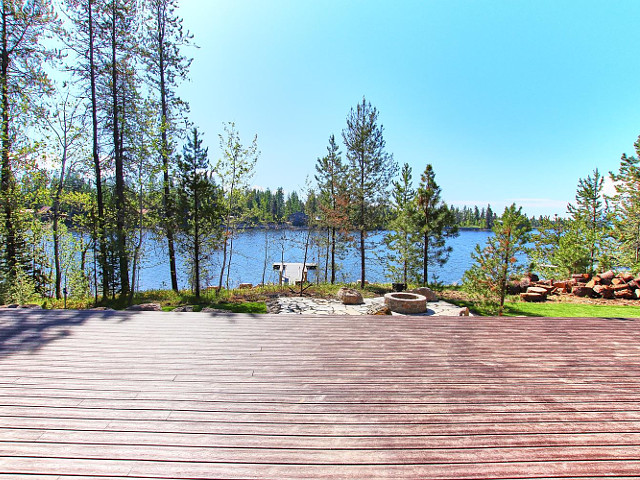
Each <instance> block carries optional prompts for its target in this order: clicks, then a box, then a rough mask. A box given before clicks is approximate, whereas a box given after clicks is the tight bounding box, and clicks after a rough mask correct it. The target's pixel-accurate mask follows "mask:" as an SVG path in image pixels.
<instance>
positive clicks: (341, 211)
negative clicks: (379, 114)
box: [315, 135, 349, 284]
mask: <svg viewBox="0 0 640 480" xmlns="http://www.w3.org/2000/svg"><path fill="white" fill-rule="evenodd" d="M315 179H316V182H317V184H318V191H319V196H320V214H321V219H322V225H323V226H325V227H326V228H327V237H328V240H327V250H328V251H327V255H326V259H327V262H326V263H327V265H326V266H325V281H326V280H327V278H326V274H327V271H328V270H329V265H328V263H329V257H330V258H331V264H330V269H331V284H334V283H335V282H336V250H337V243H338V240H339V232H340V231H341V230H346V229H347V226H348V220H349V218H348V211H347V205H348V203H349V202H348V198H347V191H346V190H347V188H346V183H345V181H346V167H345V166H344V165H343V163H342V157H341V152H340V148H339V147H338V145H337V144H336V139H335V136H334V135H331V136H330V137H329V146H327V155H325V156H324V157H322V158H318V160H317V161H316V175H315Z"/></svg>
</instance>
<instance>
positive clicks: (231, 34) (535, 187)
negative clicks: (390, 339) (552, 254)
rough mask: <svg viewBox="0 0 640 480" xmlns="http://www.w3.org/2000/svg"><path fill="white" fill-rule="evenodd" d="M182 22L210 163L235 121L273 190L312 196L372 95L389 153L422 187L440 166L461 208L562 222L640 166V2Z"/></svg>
mask: <svg viewBox="0 0 640 480" xmlns="http://www.w3.org/2000/svg"><path fill="white" fill-rule="evenodd" d="M179 14H180V15H181V16H182V18H183V22H184V26H185V28H187V29H188V30H189V31H190V32H191V33H192V34H193V35H194V42H195V43H196V44H197V45H198V48H197V49H196V48H190V49H188V50H186V51H185V53H186V54H188V55H191V56H193V59H194V60H193V63H192V66H191V70H190V75H189V77H190V78H189V81H188V82H186V83H184V84H182V85H181V86H180V89H179V95H180V96H181V97H182V98H183V99H185V100H187V101H188V102H189V104H190V106H191V114H190V118H191V120H192V121H193V122H194V124H195V125H196V126H197V127H198V128H199V129H200V130H201V131H202V132H203V134H204V143H205V144H207V145H208V146H209V157H210V158H212V159H215V158H218V157H219V156H220V149H219V140H218V134H219V133H221V132H222V125H223V122H228V121H233V122H235V124H236V128H237V129H238V131H239V132H240V136H241V138H242V140H243V142H244V143H246V144H248V143H249V142H250V141H251V140H252V138H253V136H254V135H257V136H258V146H259V149H260V151H261V155H260V158H259V160H258V163H257V166H256V172H255V176H254V178H253V181H252V183H253V184H254V185H256V186H259V187H262V188H266V187H269V188H271V189H272V190H275V188H277V187H279V186H282V187H283V188H284V189H285V190H286V191H292V190H297V191H298V192H300V191H301V190H303V189H304V188H305V181H306V179H311V180H312V179H313V175H314V173H315V164H316V160H317V158H318V157H322V156H324V155H325V154H326V147H327V145H328V139H329V136H330V135H331V134H334V135H335V136H336V139H340V143H342V142H341V139H342V137H341V132H342V130H343V129H344V128H345V126H346V118H347V115H348V114H349V111H350V109H351V108H354V107H355V105H356V104H357V103H358V102H361V101H362V98H363V97H365V98H366V100H367V101H369V102H371V104H372V105H373V106H374V107H376V108H377V110H378V112H379V117H378V120H379V123H380V124H382V125H383V126H384V138H385V140H386V149H387V152H389V153H391V154H393V156H394V159H395V160H396V162H397V163H398V164H399V165H402V164H404V163H408V164H409V165H410V166H411V167H412V170H413V178H414V182H416V183H417V181H418V179H419V177H420V174H421V173H422V172H423V171H424V169H425V167H426V165H427V164H432V165H433V168H434V171H435V173H436V182H437V183H438V184H439V185H440V187H441V188H442V198H443V200H444V201H446V202H447V203H448V204H453V205H457V206H462V205H478V206H483V205H486V204H489V203H490V204H491V206H492V208H493V209H494V210H497V211H502V209H504V207H505V206H506V205H510V204H511V203H513V202H515V203H516V204H517V205H518V206H522V207H523V211H524V212H526V213H527V214H529V215H536V216H537V215H554V214H558V215H561V216H562V215H565V214H566V205H567V203H568V202H572V201H574V197H575V191H576V186H577V183H578V180H579V179H580V178H586V177H587V176H588V175H590V174H592V172H593V170H594V169H596V168H598V169H599V170H600V171H601V172H603V173H608V172H610V171H615V170H617V169H618V167H619V163H620V156H621V154H622V153H627V154H634V153H635V152H634V142H635V141H636V139H637V138H638V135H639V134H640V80H639V78H640V71H639V70H640V67H639V65H640V61H639V59H640V55H639V54H640V36H639V35H638V34H637V23H638V21H640V2H639V1H637V0H630V1H626V0H618V1H614V2H603V1H601V0H597V1H591V0H580V1H570V0H565V1H563V0H549V1H548V0H536V1H535V2H533V1H525V0H522V1H520V0H503V1H482V0H446V1H445V0H438V1H435V0H421V1H408V0H407V1H403V0H395V1H379V0H349V1H345V0H290V1H285V0H268V1H267V0H233V1H229V0H182V1H181V6H180V10H179ZM342 152H343V157H344V146H342ZM609 188H610V186H609Z"/></svg>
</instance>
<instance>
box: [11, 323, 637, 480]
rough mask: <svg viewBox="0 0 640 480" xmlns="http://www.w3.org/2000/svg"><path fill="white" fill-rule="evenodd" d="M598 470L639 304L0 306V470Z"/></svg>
mask: <svg viewBox="0 0 640 480" xmlns="http://www.w3.org/2000/svg"><path fill="white" fill-rule="evenodd" d="M606 476H614V477H617V478H625V477H626V478H637V477H638V476H640V321H638V320H622V319H525V318H516V319H491V318H444V317H437V318H436V317H431V318H429V317H414V318H412V317H397V316H393V317H383V316H379V317H324V316H317V317H310V316H277V315H275V316H268V315H260V316H247V315H233V316H212V315H210V314H189V313H180V314H177V313H176V314H169V313H112V314H110V313H102V312H100V313H95V312H25V311H4V312H2V313H0V479H2V478H28V479H63V478H74V479H76V480H77V479H84V478H87V479H88V478H92V479H95V478H124V477H127V478H139V479H140V478H198V479H200V478H261V479H262V478H273V479H288V478H296V479H298V478H299V479H306V478H335V479H343V478H354V479H370V478H416V479H420V478H425V479H426V478H429V479H436V478H558V477H560V478H567V477H568V478H572V477H573V478H599V477H606Z"/></svg>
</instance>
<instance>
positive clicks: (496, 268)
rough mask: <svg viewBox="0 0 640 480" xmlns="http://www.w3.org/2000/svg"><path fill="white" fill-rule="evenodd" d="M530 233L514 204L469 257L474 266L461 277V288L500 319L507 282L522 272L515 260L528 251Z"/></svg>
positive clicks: (505, 211)
mask: <svg viewBox="0 0 640 480" xmlns="http://www.w3.org/2000/svg"><path fill="white" fill-rule="evenodd" d="M530 231H531V225H530V223H529V219H528V218H527V217H526V215H523V214H522V208H516V205H515V203H514V204H512V205H511V206H510V207H507V208H505V209H504V213H503V214H502V219H501V220H500V221H498V222H496V223H495V225H494V227H493V235H492V236H491V237H489V238H488V239H487V244H486V246H485V247H484V248H480V245H476V248H475V251H474V252H473V253H472V254H471V258H472V259H473V260H474V263H473V265H472V266H471V268H470V269H469V270H467V271H466V272H465V273H464V277H463V282H464V287H465V289H466V290H467V291H468V292H469V293H470V294H471V295H472V296H474V297H477V298H480V299H482V300H483V301H485V302H486V303H487V304H488V305H490V306H491V307H492V308H494V309H495V311H496V312H497V313H498V315H502V312H503V309H504V300H505V296H506V294H507V282H508V281H509V280H510V279H511V277H512V276H514V275H516V274H518V273H520V272H521V271H522V269H523V265H522V263H521V262H520V261H519V260H518V256H519V255H522V254H523V253H526V251H527V247H526V245H527V243H528V242H529V232H530Z"/></svg>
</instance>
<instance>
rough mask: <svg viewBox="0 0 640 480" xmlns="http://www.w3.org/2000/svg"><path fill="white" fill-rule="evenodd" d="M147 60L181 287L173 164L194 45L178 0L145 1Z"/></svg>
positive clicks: (170, 243)
mask: <svg viewBox="0 0 640 480" xmlns="http://www.w3.org/2000/svg"><path fill="white" fill-rule="evenodd" d="M145 7H146V8H145V13H146V19H145V26H146V35H145V38H144V49H143V61H144V64H145V67H146V70H147V80H148V83H149V85H150V86H151V88H152V90H153V92H154V94H155V96H156V100H157V101H158V103H159V107H160V108H159V122H158V126H159V132H158V133H159V137H160V141H159V142H157V145H158V151H159V156H160V164H161V169H162V182H163V196H162V206H163V217H164V218H163V219H162V220H163V222H162V223H163V227H164V231H165V235H166V237H167V247H168V253H169V272H170V276H171V288H172V289H173V290H175V291H176V292H177V291H178V277H177V270H176V257H175V247H174V223H175V220H174V218H173V215H174V212H173V203H172V195H171V182H170V173H171V171H170V170H171V164H172V156H173V150H174V146H175V140H176V138H175V137H177V136H178V135H179V134H180V132H179V130H178V126H179V125H180V124H181V122H180V120H181V119H182V117H183V115H184V114H185V113H186V112H185V110H186V109H187V105H186V104H185V103H184V102H183V101H182V100H180V98H178V96H177V95H176V89H177V86H178V83H179V81H181V80H185V79H186V77H187V74H188V71H189V66H190V64H191V60H192V59H190V58H188V57H186V56H185V55H184V54H182V53H181V49H182V48H183V47H185V46H189V45H190V40H191V38H192V37H191V35H190V34H189V33H188V32H185V30H184V29H183V27H182V19H181V18H180V17H178V16H177V14H176V9H177V8H178V1H177V0H147V1H146V4H145Z"/></svg>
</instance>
